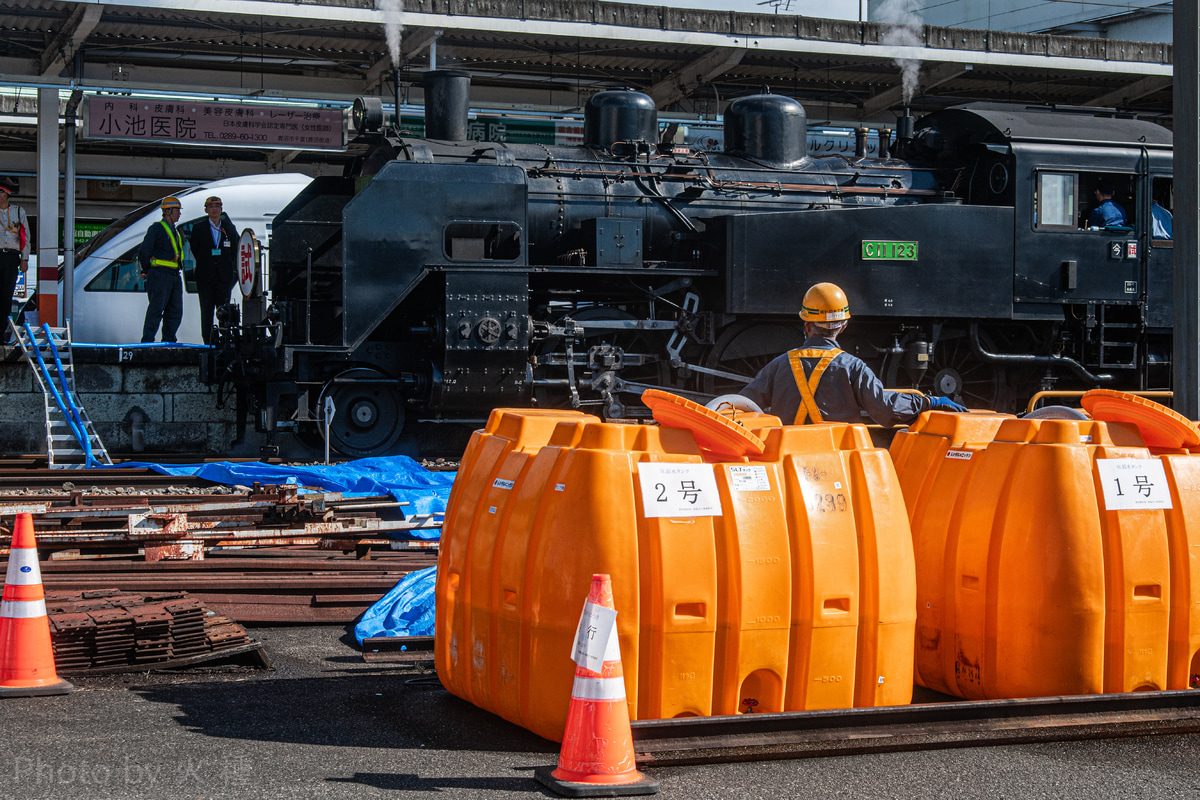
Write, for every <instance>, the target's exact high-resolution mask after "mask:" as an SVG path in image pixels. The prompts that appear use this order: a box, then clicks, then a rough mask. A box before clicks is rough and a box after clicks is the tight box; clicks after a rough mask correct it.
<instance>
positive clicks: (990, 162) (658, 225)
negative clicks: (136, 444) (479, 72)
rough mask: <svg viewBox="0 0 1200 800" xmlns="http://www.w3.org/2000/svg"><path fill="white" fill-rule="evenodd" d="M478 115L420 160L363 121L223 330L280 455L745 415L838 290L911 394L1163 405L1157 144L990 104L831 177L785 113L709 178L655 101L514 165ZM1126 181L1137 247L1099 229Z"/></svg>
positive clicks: (1112, 125)
mask: <svg viewBox="0 0 1200 800" xmlns="http://www.w3.org/2000/svg"><path fill="white" fill-rule="evenodd" d="M468 85H469V80H468V78H467V76H466V75H465V74H462V73H455V72H451V71H441V72H434V73H430V74H429V78H428V79H427V97H428V98H429V99H428V101H427V119H426V125H427V128H426V134H427V136H428V138H424V139H419V138H412V137H408V136H405V135H401V134H400V133H397V132H396V131H394V130H392V129H389V130H386V131H384V130H381V129H382V127H383V126H382V125H381V112H380V110H379V109H378V107H372V106H371V105H370V104H363V105H360V106H357V107H356V111H355V117H356V122H357V124H358V130H359V142H360V143H364V144H366V145H367V146H368V147H369V150H368V152H366V153H365V154H364V156H363V157H362V158H361V160H360V168H359V169H358V170H357V171H356V173H355V174H353V175H349V176H347V177H345V178H319V179H317V180H315V181H314V182H313V183H312V184H311V186H310V187H309V188H308V189H307V190H306V191H305V192H304V193H303V194H301V195H300V196H299V197H298V198H297V199H296V200H295V201H294V202H293V203H292V204H291V205H289V206H288V207H287V208H286V209H285V210H284V211H283V212H282V213H281V214H280V215H279V216H278V217H277V218H276V220H275V224H274V231H273V234H272V239H271V246H270V264H269V282H268V288H269V293H268V294H267V295H266V299H265V300H264V301H263V302H262V304H261V307H260V308H252V307H251V306H247V307H246V311H245V313H244V314H243V317H242V318H241V319H238V317H237V315H236V314H232V313H227V314H226V316H225V318H224V321H223V322H222V323H221V325H220V329H219V331H218V336H217V339H216V344H217V348H216V349H215V350H214V351H213V354H212V356H211V357H210V362H209V364H208V368H207V370H206V374H207V376H208V380H210V381H212V382H218V381H221V382H225V383H227V384H229V383H230V382H232V383H233V384H236V385H237V386H238V388H239V390H240V391H241V392H242V394H243V399H244V400H245V401H247V405H248V407H249V408H250V409H251V410H252V411H253V420H254V424H255V425H256V427H258V428H259V429H260V430H275V431H290V432H293V433H296V434H297V435H299V436H300V437H301V439H302V440H305V441H311V442H313V443H319V441H320V439H319V437H320V435H321V434H322V432H323V430H325V428H324V420H323V415H324V414H326V413H329V412H331V413H332V417H331V418H330V421H329V426H328V434H329V436H330V438H331V442H330V444H331V445H332V446H333V448H334V449H335V450H337V451H339V452H341V453H343V454H345V455H350V456H364V455H375V454H382V453H387V452H397V451H403V452H412V451H413V450H414V449H415V448H417V447H418V446H419V445H420V440H421V435H422V432H423V431H428V430H430V426H431V425H433V424H438V423H442V424H444V423H451V424H453V423H464V424H467V425H472V426H473V425H477V424H478V422H479V421H480V420H482V419H484V418H486V416H487V413H488V411H489V410H490V409H491V408H494V407H497V406H524V405H536V406H542V407H568V408H570V407H574V408H580V409H582V410H585V411H590V412H592V413H597V414H601V415H603V416H605V417H607V418H612V419H618V418H636V417H642V416H646V415H647V411H646V409H645V408H643V407H642V406H641V404H640V402H639V399H638V398H639V396H640V393H641V391H642V390H643V389H645V388H647V387H656V388H665V389H668V390H670V391H673V392H676V393H680V394H683V395H685V396H689V397H693V398H696V399H704V398H705V397H710V396H714V395H718V394H722V393H725V392H730V391H736V390H737V389H738V388H740V387H741V386H742V385H744V384H745V383H746V382H747V381H748V380H749V379H750V378H751V377H752V376H753V375H754V374H755V372H756V371H757V369H758V368H759V367H760V366H761V365H763V364H764V363H766V361H768V360H769V359H770V358H772V357H774V356H775V355H777V354H779V353H780V352H783V351H784V350H787V349H789V348H791V347H795V346H797V345H798V344H799V342H801V341H802V340H803V333H802V328H801V324H800V320H799V318H798V316H797V311H798V309H799V307H800V300H801V298H802V296H803V294H804V292H805V290H806V289H807V288H808V287H809V286H810V285H811V284H813V283H815V282H818V281H833V282H835V283H837V284H839V285H840V286H842V287H843V288H844V289H845V290H846V292H847V294H848V296H849V297H850V301H851V305H852V313H853V315H854V321H853V323H852V324H851V325H850V327H849V328H848V329H847V332H846V333H845V334H844V335H843V337H842V339H841V340H840V341H841V342H842V343H843V347H844V348H845V349H847V350H849V351H850V352H853V353H855V354H857V355H858V356H859V357H861V358H863V359H864V360H866V361H867V362H868V363H869V364H871V365H872V366H873V367H874V368H875V369H876V371H877V373H878V374H879V375H880V376H881V377H882V378H883V379H884V380H885V382H886V383H887V384H888V385H889V386H892V387H896V388H906V387H917V388H920V389H922V390H925V391H927V392H931V393H936V394H939V395H944V396H949V397H952V398H954V399H955V400H958V401H959V402H962V403H965V404H967V405H969V406H972V407H987V408H995V409H1000V410H1009V411H1012V410H1017V409H1018V408H1019V407H1020V406H1022V405H1023V404H1024V402H1025V401H1026V400H1027V399H1028V397H1029V396H1030V395H1031V394H1032V393H1034V392H1036V391H1038V390H1047V389H1086V388H1091V387H1095V386H1106V387H1111V388H1119V389H1125V390H1147V389H1165V388H1169V384H1170V372H1171V365H1170V343H1171V332H1170V325H1171V322H1172V307H1171V306H1172V303H1171V286H1172V276H1171V264H1172V258H1171V256H1172V250H1171V242H1170V240H1169V239H1167V238H1165V237H1161V234H1160V237H1159V238H1156V236H1155V229H1154V226H1153V224H1152V220H1153V217H1152V210H1151V203H1152V201H1153V199H1155V198H1156V197H1157V198H1158V199H1159V202H1160V203H1164V204H1167V205H1169V202H1170V188H1171V187H1170V182H1171V135H1170V132H1169V131H1167V130H1166V129H1164V128H1162V127H1160V126H1158V125H1155V124H1152V123H1149V122H1145V121H1141V120H1137V119H1133V118H1128V117H1122V116H1120V115H1117V114H1115V113H1112V112H1110V111H1104V110H1097V109H1086V110H1083V109H1073V110H1058V109H1051V108H1030V107H1019V106H1003V105H995V104H971V105H966V106H961V107H957V108H950V109H946V110H942V111H937V112H935V113H932V114H929V115H928V116H925V117H924V118H922V119H921V120H919V121H918V122H916V123H915V124H914V123H913V121H912V119H911V118H909V117H902V118H901V119H900V120H899V124H898V126H897V133H898V136H897V139H896V141H895V143H894V145H891V146H890V148H888V150H890V152H888V150H884V149H883V148H881V150H882V152H880V153H879V154H878V156H877V157H868V156H866V155H865V148H864V147H863V146H862V144H863V142H864V139H865V136H864V134H863V133H861V132H860V136H859V139H860V147H859V148H858V152H857V153H856V155H854V156H853V157H843V156H830V157H810V156H808V155H807V152H806V118H805V113H804V110H803V108H802V107H801V106H800V105H799V104H798V103H796V102H795V101H793V100H791V99H788V98H786V97H782V96H778V95H772V94H762V95H756V96H750V97H744V98H741V99H739V100H737V101H735V102H733V103H732V104H731V105H730V106H729V108H728V110H727V113H726V114H725V118H724V127H725V150H724V152H722V153H711V152H703V151H697V150H692V149H688V148H681V147H677V146H670V145H666V144H662V143H660V141H659V126H658V122H657V117H656V112H655V108H654V105H653V103H652V102H651V100H650V99H649V98H648V97H647V96H645V95H643V94H639V93H636V92H632V91H607V92H602V93H600V94H597V95H595V96H594V97H592V98H591V99H590V100H589V102H588V104H587V107H586V112H585V122H584V131H585V133H584V139H585V144H584V145H583V146H578V147H574V146H544V145H533V144H505V143H501V142H480V141H472V140H468V139H467V137H466V132H467V107H468V102H467V94H468V93H467V88H468ZM889 144H890V143H889ZM1102 179H1103V180H1106V181H1109V182H1112V183H1113V184H1115V186H1116V189H1117V196H1116V200H1117V201H1118V202H1119V203H1120V204H1121V205H1122V206H1123V208H1124V210H1125V212H1126V215H1127V219H1128V222H1127V225H1125V226H1119V227H1110V228H1105V229H1095V228H1091V227H1089V226H1088V224H1087V213H1088V209H1089V207H1090V206H1091V205H1092V204H1093V200H1092V191H1091V190H1092V188H1093V186H1094V185H1095V184H1096V183H1097V182H1098V181H1100V180H1102ZM439 430H445V428H440V429H439Z"/></svg>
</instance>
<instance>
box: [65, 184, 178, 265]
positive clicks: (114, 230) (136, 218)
mask: <svg viewBox="0 0 1200 800" xmlns="http://www.w3.org/2000/svg"><path fill="white" fill-rule="evenodd" d="M159 202H160V201H158V200H155V201H154V202H152V203H146V205H144V206H142V207H140V208H136V209H134V210H133V211H130V212H129V213H128V214H126V215H125V216H123V217H121V218H120V219H119V220H117V221H116V222H114V223H113V224H111V225H109V226H108V227H107V228H105V229H104V230H102V231H100V232H99V233H97V234H96V235H95V236H93V237H92V238H91V239H88V241H87V244H85V245H84V246H83V247H81V248H79V250H77V251H76V253H75V258H76V262H75V263H77V264H78V263H79V262H80V261H83V259H85V258H87V257H88V256H90V255H91V254H92V253H94V252H95V251H96V250H98V249H99V248H100V246H101V245H103V244H104V243H105V242H108V241H110V240H111V239H112V238H113V237H114V236H116V235H117V234H118V233H120V232H121V231H123V230H125V229H126V228H128V227H129V226H130V225H132V224H134V223H135V222H141V221H143V220H144V219H145V218H146V216H147V215H148V214H150V213H151V212H153V211H156V210H157V209H158V208H159Z"/></svg>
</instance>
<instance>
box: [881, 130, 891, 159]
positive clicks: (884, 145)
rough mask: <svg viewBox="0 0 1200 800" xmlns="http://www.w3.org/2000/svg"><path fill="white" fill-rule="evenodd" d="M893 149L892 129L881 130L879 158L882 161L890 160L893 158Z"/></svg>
mask: <svg viewBox="0 0 1200 800" xmlns="http://www.w3.org/2000/svg"><path fill="white" fill-rule="evenodd" d="M891 149H892V129H891V128H880V129H879V158H880V159H881V160H882V159H885V158H890V157H891Z"/></svg>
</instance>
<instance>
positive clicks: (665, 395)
mask: <svg viewBox="0 0 1200 800" xmlns="http://www.w3.org/2000/svg"><path fill="white" fill-rule="evenodd" d="M642 402H643V403H645V404H646V405H647V406H648V407H649V408H650V411H651V413H653V414H654V419H655V420H657V421H658V424H659V425H663V426H666V427H668V428H686V429H687V430H690V431H691V432H692V435H693V436H694V437H696V444H698V445H700V447H701V448H703V449H704V450H707V451H709V452H710V453H713V454H716V455H720V456H734V457H737V458H740V457H742V456H750V455H755V456H757V455H762V453H763V451H764V450H765V449H766V445H765V444H763V440H762V439H760V438H758V437H757V436H755V435H754V434H753V433H751V432H750V431H748V430H746V429H745V428H743V427H742V426H740V425H738V424H737V423H736V422H733V421H731V420H730V419H729V418H728V417H726V416H724V415H723V414H718V413H717V412H716V411H712V410H710V409H707V408H705V407H704V406H702V405H700V404H699V403H696V402H693V401H691V400H688V399H687V398H684V397H679V396H678V395H674V394H671V393H669V392H663V391H660V390H658V389H647V390H646V391H644V392H642Z"/></svg>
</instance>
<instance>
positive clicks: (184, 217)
mask: <svg viewBox="0 0 1200 800" xmlns="http://www.w3.org/2000/svg"><path fill="white" fill-rule="evenodd" d="M311 181H312V178H310V177H308V176H307V175H298V174H292V173H288V174H276V175H249V176H243V177H238V178H226V179H225V180H220V181H213V182H212V183H205V184H201V185H199V186H194V187H192V188H190V189H187V190H185V191H183V192H179V193H178V194H176V195H175V196H176V197H178V198H179V201H180V203H182V205H183V212H182V214H181V215H180V223H179V225H178V228H179V230H180V232H181V233H182V234H183V238H184V241H187V238H188V232H189V231H190V230H191V226H192V225H194V224H196V223H200V222H203V221H204V218H205V216H204V199H205V198H206V197H210V196H211V195H218V196H219V197H220V198H221V200H222V201H223V203H224V205H225V213H226V214H227V215H228V216H229V218H230V219H231V220H232V221H233V225H234V227H235V228H237V230H238V231H239V232H241V231H243V230H245V229H246V228H252V229H253V230H254V233H255V235H257V236H258V238H259V239H260V240H262V241H266V238H267V225H268V224H270V222H271V220H272V219H274V217H275V215H276V214H278V213H279V212H280V211H281V210H282V209H283V207H284V206H286V205H287V204H288V203H290V202H291V201H292V198H294V197H295V196H296V195H297V194H299V193H300V191H301V190H302V189H304V187H306V186H308V184H309V183H310V182H311ZM160 219H162V213H161V211H160V210H159V201H157V200H156V201H154V202H153V203H148V204H147V205H144V206H142V207H141V208H139V209H137V210H135V211H132V212H130V213H129V214H126V215H125V216H124V217H122V218H121V219H119V220H117V221H116V222H114V223H113V224H112V225H109V226H108V227H107V228H105V229H104V230H103V231H101V232H100V233H98V234H96V235H95V236H94V237H93V238H92V239H91V240H90V241H89V242H88V243H87V244H85V245H84V246H83V247H81V248H80V249H79V251H78V253H77V260H76V263H75V289H74V297H75V302H74V311H73V314H72V319H71V335H72V339H73V340H74V341H76V342H81V343H97V344H128V343H132V342H137V341H140V340H141V338H142V322H143V320H144V319H145V315H146V287H145V283H144V281H142V279H141V277H140V275H139V272H140V268H139V266H138V260H137V251H138V246H139V245H141V243H142V239H143V238H144V237H145V235H146V229H147V228H148V227H150V225H152V224H154V223H156V222H157V221H158V220H160ZM195 266H196V264H195V261H194V260H193V259H192V254H191V250H190V249H188V248H187V247H185V248H184V266H183V270H184V272H183V274H184V299H183V324H182V325H180V327H179V341H180V342H187V343H193V344H199V343H201V342H202V341H203V339H202V338H201V336H200V304H199V300H198V299H197V298H196V282H195V280H194V279H193V272H194V270H195ZM235 294H236V291H235ZM63 296H64V291H63V287H62V280H61V278H60V279H59V291H58V298H59V308H58V318H59V319H60V320H62V319H63V309H62V298H63ZM235 299H236V298H235Z"/></svg>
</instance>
